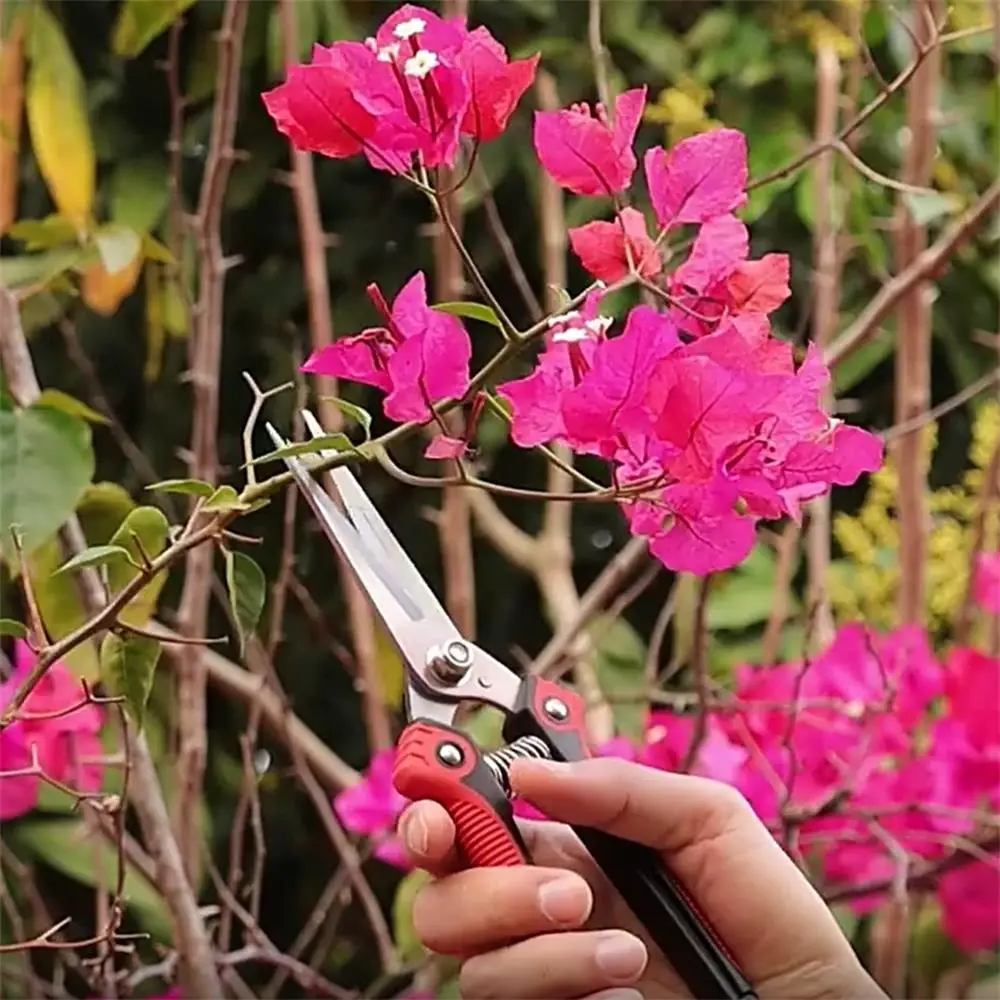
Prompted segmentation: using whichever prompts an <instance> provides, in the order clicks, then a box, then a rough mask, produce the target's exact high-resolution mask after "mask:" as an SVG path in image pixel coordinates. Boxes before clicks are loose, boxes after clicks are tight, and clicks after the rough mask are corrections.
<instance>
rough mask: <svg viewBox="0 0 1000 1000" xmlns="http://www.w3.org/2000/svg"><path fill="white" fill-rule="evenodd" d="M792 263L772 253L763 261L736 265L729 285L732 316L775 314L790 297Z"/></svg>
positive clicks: (763, 258)
mask: <svg viewBox="0 0 1000 1000" xmlns="http://www.w3.org/2000/svg"><path fill="white" fill-rule="evenodd" d="M789 270H790V261H789V259H788V255H787V254H783V253H769V254H767V255H765V256H764V257H761V259H760V260H747V261H743V262H741V263H740V264H737V265H736V268H735V269H734V271H733V273H732V274H730V276H729V279H728V281H727V282H726V289H727V291H728V292H729V306H730V308H731V309H732V311H733V312H738V313H739V312H753V313H764V314H765V315H766V314H768V313H772V312H774V310H775V309H777V308H778V306H780V305H781V303H782V302H784V301H785V299H787V298H788V297H789V296H790V295H791V294H792V290H791V289H790V288H789V287H788V278H789Z"/></svg>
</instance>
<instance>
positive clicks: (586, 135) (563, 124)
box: [534, 87, 646, 196]
mask: <svg viewBox="0 0 1000 1000" xmlns="http://www.w3.org/2000/svg"><path fill="white" fill-rule="evenodd" d="M645 104H646V88H645V87H640V88H638V89H636V90H626V91H625V92H624V93H623V94H620V95H619V96H618V97H617V98H616V100H615V111H614V121H613V122H611V121H609V120H608V113H607V109H606V108H605V107H604V106H603V105H601V104H598V105H597V106H596V108H595V111H594V112H591V109H590V108H589V107H588V106H587V105H586V104H575V105H573V107H571V108H568V109H564V110H562V111H538V112H536V113H535V128H534V143H535V152H536V153H537V154H538V160H539V162H540V163H541V165H542V166H543V167H544V168H545V171H546V172H547V173H548V174H549V176H550V177H551V178H552V179H553V180H554V181H555V182H556V183H557V184H558V185H559V186H560V187H563V188H565V189H566V190H567V191H572V192H573V193H574V194H582V195H608V196H610V195H613V194H617V193H618V192H620V191H624V190H625V189H626V188H627V187H628V186H629V185H630V184H631V183H632V175H633V174H634V173H635V168H636V166H637V162H636V158H635V153H633V152H632V143H633V141H634V140H635V134H636V132H637V131H638V129H639V122H640V120H641V118H642V109H643V107H644V106H645Z"/></svg>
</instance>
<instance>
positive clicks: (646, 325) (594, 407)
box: [561, 306, 680, 457]
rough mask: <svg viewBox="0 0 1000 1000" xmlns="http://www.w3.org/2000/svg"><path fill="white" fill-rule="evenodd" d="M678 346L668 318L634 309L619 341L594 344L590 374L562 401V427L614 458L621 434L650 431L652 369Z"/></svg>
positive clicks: (577, 441)
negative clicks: (648, 386)
mask: <svg viewBox="0 0 1000 1000" xmlns="http://www.w3.org/2000/svg"><path fill="white" fill-rule="evenodd" d="M679 347H680V339H679V338H678V336H677V330H676V327H675V326H674V324H673V323H672V322H671V321H670V319H669V317H667V316H664V315H663V314H662V313H659V312H657V311H656V310H655V309H652V308H650V307H649V306H636V307H635V308H634V309H632V310H631V311H630V312H629V314H628V318H627V319H626V321H625V329H624V330H623V331H622V332H621V333H620V334H619V335H618V336H616V337H608V338H607V339H604V340H600V341H598V342H597V343H596V345H595V347H594V350H593V353H592V356H591V357H590V360H589V363H588V367H587V370H586V371H584V372H583V373H582V374H581V375H580V377H579V379H578V380H577V382H576V384H575V385H573V386H571V387H568V388H567V389H566V390H565V391H564V392H563V394H562V397H561V409H562V418H563V424H564V426H565V428H566V432H567V436H568V438H569V440H570V441H571V443H572V444H573V446H574V447H575V448H577V449H578V450H580V451H589V452H594V453H603V454H605V456H606V457H611V455H613V454H614V452H615V451H616V450H617V448H619V447H620V446H621V444H622V443H623V442H622V440H621V434H622V433H626V434H627V433H628V432H629V431H640V432H642V431H648V430H649V429H650V421H649V418H648V415H647V413H646V409H645V406H644V403H645V391H646V384H647V381H648V379H649V376H650V373H651V372H652V370H653V369H654V367H655V366H656V365H657V364H658V363H659V362H660V361H661V360H662V359H664V358H666V357H668V356H669V355H671V354H672V353H673V352H674V351H675V350H677V349H678V348H679Z"/></svg>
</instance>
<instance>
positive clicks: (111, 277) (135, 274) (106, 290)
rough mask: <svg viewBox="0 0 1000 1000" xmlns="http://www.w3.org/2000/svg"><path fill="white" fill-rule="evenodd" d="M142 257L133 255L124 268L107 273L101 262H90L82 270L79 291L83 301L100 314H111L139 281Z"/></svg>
mask: <svg viewBox="0 0 1000 1000" xmlns="http://www.w3.org/2000/svg"><path fill="white" fill-rule="evenodd" d="M142 263H143V262H142V257H140V256H136V257H133V258H132V260H131V262H130V263H128V264H126V265H125V267H124V268H122V269H121V270H119V271H116V272H115V273H114V274H109V273H108V272H107V271H106V270H105V269H104V265H103V264H91V265H90V267H88V268H87V269H86V270H85V271H84V272H83V280H82V282H81V283H80V293H81V295H82V296H83V301H84V302H85V303H86V304H87V306H88V307H89V308H90V309H93V310H94V312H96V313H99V314H100V315H101V316H113V315H114V314H115V313H116V312H117V311H118V307H119V306H120V305H121V304H122V302H124V301H125V299H127V298H128V297H129V296H130V295H131V294H132V292H133V291H135V286H136V284H137V283H138V281H139V275H140V273H141V272H142Z"/></svg>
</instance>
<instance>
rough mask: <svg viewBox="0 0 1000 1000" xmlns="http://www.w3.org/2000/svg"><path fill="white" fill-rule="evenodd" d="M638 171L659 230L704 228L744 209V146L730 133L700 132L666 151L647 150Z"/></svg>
mask: <svg viewBox="0 0 1000 1000" xmlns="http://www.w3.org/2000/svg"><path fill="white" fill-rule="evenodd" d="M644 166H645V171H646V184H647V186H648V188H649V197H650V200H651V201H652V203H653V211H654V212H655V213H656V218H657V220H658V221H659V223H660V227H661V229H672V228H673V227H674V226H679V225H684V224H689V223H701V222H709V221H710V220H712V219H714V218H717V217H718V216H720V215H725V214H726V213H727V212H734V211H736V209H738V208H741V207H742V206H743V205H745V204H746V200H747V196H746V186H747V179H748V177H749V171H748V167H747V142H746V137H745V136H744V135H743V133H742V132H739V131H737V130H736V129H731V128H721V129H716V130H714V131H712V132H703V133H701V134H700V135H695V136H692V137H691V138H689V139H684V140H683V141H682V142H679V143H677V145H676V146H674V147H673V148H672V149H670V150H669V151H667V150H665V149H663V148H662V147H656V148H655V149H651V150H650V151H649V152H648V153H647V154H646V158H645V163H644Z"/></svg>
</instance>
